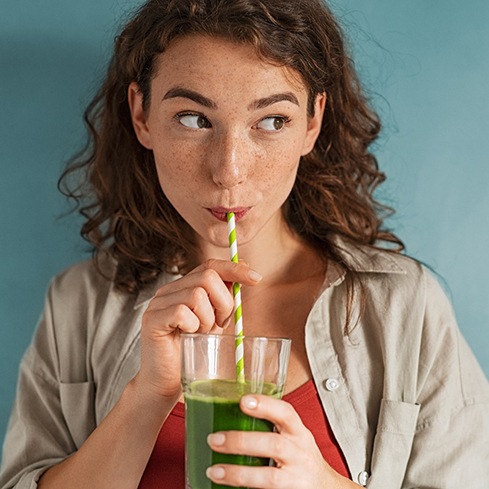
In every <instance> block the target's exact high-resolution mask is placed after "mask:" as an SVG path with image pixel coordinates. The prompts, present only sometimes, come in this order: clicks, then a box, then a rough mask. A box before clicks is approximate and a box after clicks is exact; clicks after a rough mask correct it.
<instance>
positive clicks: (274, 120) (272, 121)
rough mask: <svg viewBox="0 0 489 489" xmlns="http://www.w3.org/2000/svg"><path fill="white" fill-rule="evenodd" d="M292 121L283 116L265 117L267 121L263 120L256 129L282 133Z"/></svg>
mask: <svg viewBox="0 0 489 489" xmlns="http://www.w3.org/2000/svg"><path fill="white" fill-rule="evenodd" d="M289 121H290V119H289V118H288V117H285V116H281V115H274V116H270V117H265V119H262V120H261V121H260V122H259V123H258V124H257V125H256V127H257V128H258V129H263V130H265V131H270V132H272V131H280V130H281V129H283V128H284V127H285V126H286V125H287V123H288V122H289Z"/></svg>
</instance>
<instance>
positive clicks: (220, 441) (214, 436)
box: [207, 433, 226, 446]
mask: <svg viewBox="0 0 489 489" xmlns="http://www.w3.org/2000/svg"><path fill="white" fill-rule="evenodd" d="M225 441H226V437H225V436H224V435H223V434H222V433H211V434H210V435H209V436H208V437H207V443H208V444H209V445H214V446H220V445H224V442H225Z"/></svg>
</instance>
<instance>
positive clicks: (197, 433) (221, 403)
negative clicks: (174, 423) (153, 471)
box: [185, 380, 281, 489]
mask: <svg viewBox="0 0 489 489" xmlns="http://www.w3.org/2000/svg"><path fill="white" fill-rule="evenodd" d="M250 392H252V389H251V386H250V384H248V383H239V382H236V380H198V381H195V382H193V383H192V384H191V385H190V386H189V387H188V388H187V390H186V393H185V406H186V407H185V433H186V437H185V452H186V464H187V471H186V472H187V476H186V477H187V481H186V488H187V489H190V488H191V489H218V488H220V489H222V488H229V487H230V486H223V485H220V484H214V483H213V482H211V481H210V480H209V479H208V478H207V477H206V475H205V471H206V469H207V468H208V467H210V466H211V465H214V464H219V463H224V464H235V465H255V466H263V465H269V463H270V460H269V459H267V458H258V457H250V456H247V455H228V454H220V453H217V452H213V451H212V450H211V449H210V448H209V445H208V444H207V436H208V435H209V434H210V433H214V432H216V431H228V430H239V431H268V432H270V431H273V424H272V423H270V422H269V421H266V420H263V419H257V418H252V417H250V416H247V415H245V414H244V413H243V412H242V411H241V409H240V407H239V400H240V398H241V396H243V395H244V394H248V393H250ZM261 393H263V394H267V395H270V396H273V397H281V393H279V392H277V388H276V386H275V385H274V384H265V385H264V386H263V388H262V389H261Z"/></svg>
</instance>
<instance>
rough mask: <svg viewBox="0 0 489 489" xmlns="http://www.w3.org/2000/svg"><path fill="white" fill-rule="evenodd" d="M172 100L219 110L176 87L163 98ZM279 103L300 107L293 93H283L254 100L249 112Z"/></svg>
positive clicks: (212, 102)
mask: <svg viewBox="0 0 489 489" xmlns="http://www.w3.org/2000/svg"><path fill="white" fill-rule="evenodd" d="M172 98H188V99H189V100H192V101H193V102H195V103H197V104H199V105H202V106H203V107H207V108H208V109H217V104H216V103H215V102H214V101H213V100H211V99H210V98H208V97H205V96H204V95H202V94H200V93H198V92H195V91H194V90H190V89H188V88H182V87H174V88H171V89H170V90H168V92H166V93H165V95H164V96H163V100H168V99H172ZM277 102H291V103H293V104H294V105H297V106H300V104H299V100H298V99H297V97H296V96H295V95H294V94H293V93H292V92H283V93H276V94H273V95H270V96H269V97H263V98H260V99H258V100H254V101H253V102H251V104H250V105H248V110H257V109H264V108H265V107H268V106H270V105H273V104H276V103H277Z"/></svg>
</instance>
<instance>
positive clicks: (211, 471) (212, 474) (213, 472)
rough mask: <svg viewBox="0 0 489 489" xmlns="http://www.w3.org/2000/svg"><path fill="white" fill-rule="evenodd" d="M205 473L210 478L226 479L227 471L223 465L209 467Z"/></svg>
mask: <svg viewBox="0 0 489 489" xmlns="http://www.w3.org/2000/svg"><path fill="white" fill-rule="evenodd" d="M205 475H206V476H207V477H208V478H209V479H224V477H225V475H226V471H225V470H224V469H223V468H222V467H214V466H213V467H209V468H208V469H207V470H206V471H205Z"/></svg>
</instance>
